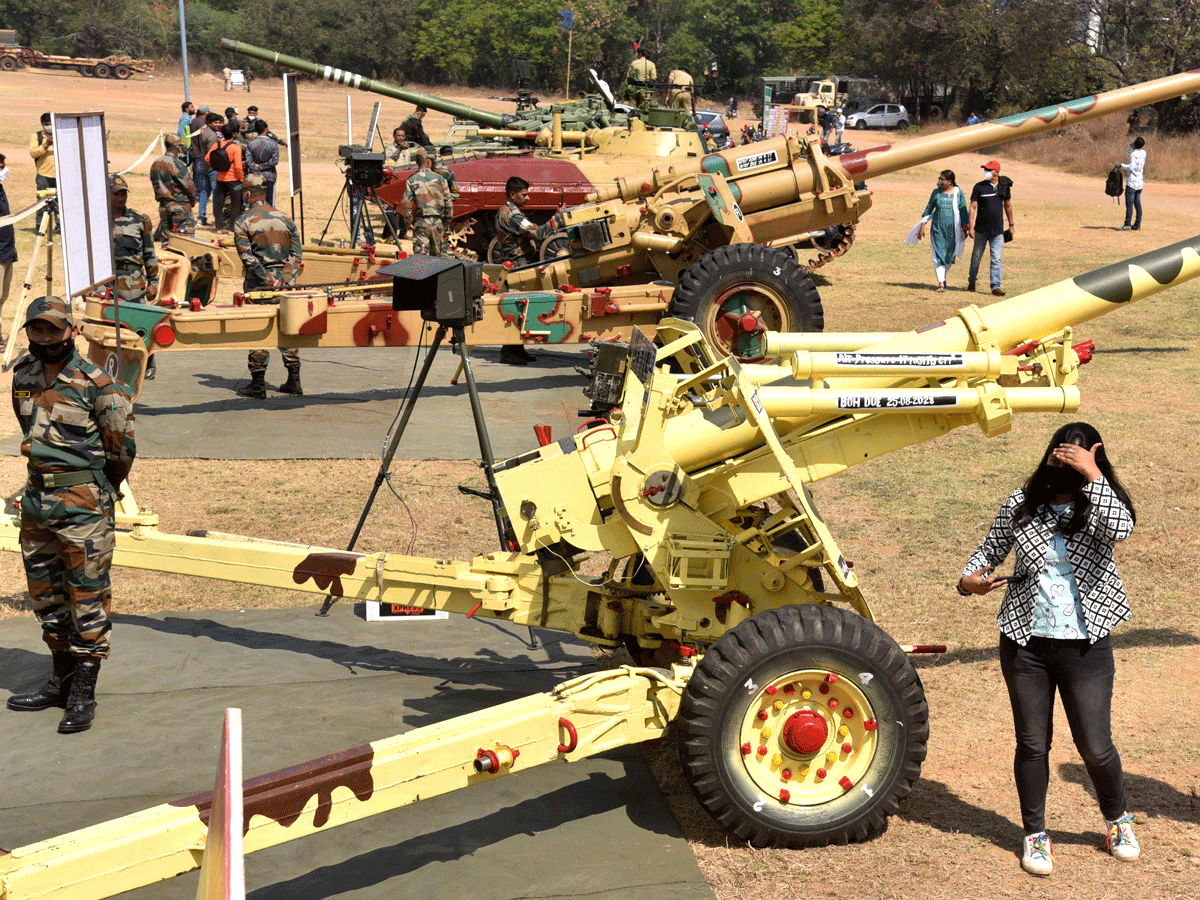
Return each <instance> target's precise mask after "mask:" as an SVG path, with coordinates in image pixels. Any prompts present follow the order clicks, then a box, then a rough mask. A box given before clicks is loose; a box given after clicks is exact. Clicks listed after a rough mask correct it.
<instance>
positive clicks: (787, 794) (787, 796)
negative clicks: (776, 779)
mask: <svg viewBox="0 0 1200 900" xmlns="http://www.w3.org/2000/svg"><path fill="white" fill-rule="evenodd" d="M779 799H780V800H782V801H783V802H784V803H787V802H788V801H789V800H791V799H792V792H791V791H789V790H788V789H787V788H783V789H782V790H780V792H779Z"/></svg>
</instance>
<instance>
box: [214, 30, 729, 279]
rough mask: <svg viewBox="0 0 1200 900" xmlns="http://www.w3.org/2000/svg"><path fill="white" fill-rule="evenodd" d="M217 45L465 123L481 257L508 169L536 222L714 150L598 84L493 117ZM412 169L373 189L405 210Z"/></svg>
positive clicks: (458, 159)
mask: <svg viewBox="0 0 1200 900" xmlns="http://www.w3.org/2000/svg"><path fill="white" fill-rule="evenodd" d="M221 47H222V49H225V50H230V51H232V52H234V53H240V54H242V55H244V56H249V57H252V58H254V59H258V60H262V61H263V62H267V63H270V64H272V65H275V66H281V67H284V68H288V69H294V70H296V71H297V72H303V73H304V74H306V75H312V76H313V77H315V78H321V79H324V80H326V81H331V82H333V83H334V84H341V85H345V86H346V87H353V88H357V89H358V90H362V91H368V92H370V93H374V94H382V95H383V96H385V97H391V98H392V99H395V100H402V101H404V102H407V103H413V104H418V103H419V104H421V105H423V106H426V107H428V108H429V109H435V110H438V111H439V112H443V113H446V114H448V115H451V116H454V117H455V121H456V124H455V125H454V126H452V131H455V132H456V131H458V130H459V129H460V123H469V125H470V127H469V128H468V129H467V130H466V136H467V139H466V140H464V141H461V142H458V143H455V144H452V146H453V147H454V148H455V161H454V162H453V163H451V165H450V168H451V169H452V170H453V171H454V173H455V177H456V178H457V181H458V187H459V198H458V200H457V201H456V202H455V204H454V216H455V220H456V223H459V224H460V225H461V224H463V223H466V222H467V220H470V219H473V220H474V227H473V231H472V234H471V236H470V238H469V241H468V244H467V246H468V248H469V249H470V250H472V251H473V252H476V253H478V254H479V255H480V258H484V255H485V251H486V249H487V246H488V244H489V242H490V241H491V239H492V237H493V220H494V218H495V214H496V211H497V210H498V209H499V208H500V207H501V206H503V205H504V199H505V198H504V181H505V179H507V178H508V177H509V176H510V175H519V176H520V177H522V178H524V179H525V180H526V181H528V182H529V183H530V184H531V185H533V190H531V191H530V203H529V206H528V207H526V213H527V214H528V215H529V216H530V217H531V218H533V219H534V220H535V221H537V222H538V223H539V224H540V223H541V222H544V221H545V220H546V219H548V218H549V217H550V216H551V215H552V214H553V213H554V211H555V210H556V209H558V207H559V206H560V205H561V204H562V203H563V202H564V201H565V202H566V203H567V204H568V205H577V204H580V203H583V202H585V201H586V199H587V195H588V193H589V192H591V191H592V190H594V189H595V186H596V185H597V184H601V183H603V182H605V181H607V180H608V179H609V178H610V177H612V174H613V173H617V174H620V173H624V172H634V171H636V170H640V169H643V168H645V167H646V166H648V165H651V164H653V163H654V162H655V161H657V160H658V159H659V158H660V157H664V156H684V157H686V156H695V157H699V156H703V155H704V154H705V153H706V152H707V151H708V149H709V148H708V147H707V145H706V144H705V142H704V139H703V137H702V136H701V135H700V133H699V132H698V131H697V129H696V125H695V123H694V122H693V121H692V119H691V117H690V116H688V115H687V113H686V112H684V111H683V110H677V109H669V108H666V107H660V106H657V105H647V107H646V108H645V109H643V110H639V112H638V114H637V115H636V116H634V117H632V118H631V116H630V115H629V114H627V113H625V112H622V111H621V110H619V109H618V108H617V107H616V104H615V102H614V100H613V97H612V94H611V92H609V91H608V90H607V86H605V85H603V84H602V83H598V84H597V87H598V88H599V92H597V93H589V94H586V95H584V97H583V98H582V99H579V100H573V101H570V102H567V103H555V104H552V105H550V106H543V107H537V108H535V109H531V110H525V111H522V112H519V113H515V114H512V113H495V112H490V111H488V110H485V109H478V108H476V107H473V106H468V105H466V104H463V103H456V102H454V101H451V100H445V99H442V98H440V97H437V96H434V95H432V94H426V93H422V92H419V91H410V90H406V89H404V88H400V87H396V86H395V85H391V84H388V83H387V82H384V81H378V80H375V79H371V78H366V77H364V76H362V75H357V74H355V73H353V72H346V71H344V70H342V69H336V68H333V67H331V66H323V65H320V64H319V63H315V62H310V61H309V60H304V59H299V58H298V57H295V56H288V55H287V54H283V53H275V52H273V51H270V50H264V49H263V48H261V47H255V46H253V45H250V44H246V43H243V42H241V41H233V40H229V39H228V38H222V39H221ZM593 75H594V73H593ZM556 121H558V122H559V124H558V125H557V126H556V125H555V122H556ZM412 171H413V169H396V170H390V169H389V170H388V172H387V175H386V177H385V180H384V183H383V184H382V185H381V186H380V187H379V188H378V189H377V191H376V192H377V193H378V195H379V198H380V199H381V200H383V201H384V202H385V203H387V204H388V205H389V206H392V207H394V208H395V209H399V208H400V201H401V199H402V198H403V196H404V185H405V183H406V182H407V180H408V175H409V174H411V172H412Z"/></svg>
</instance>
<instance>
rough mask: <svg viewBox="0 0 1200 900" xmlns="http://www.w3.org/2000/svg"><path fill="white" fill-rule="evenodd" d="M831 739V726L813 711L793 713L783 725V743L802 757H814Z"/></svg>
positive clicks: (805, 710) (803, 710)
mask: <svg viewBox="0 0 1200 900" xmlns="http://www.w3.org/2000/svg"><path fill="white" fill-rule="evenodd" d="M828 739H829V725H828V723H826V721H825V717H824V716H822V715H821V714H820V713H818V712H814V711H813V710H811V709H802V710H800V712H798V713H793V714H792V715H791V716H789V717H788V720H787V721H786V722H784V723H783V742H784V743H785V744H787V746H788V749H789V750H791V751H792V752H794V753H798V754H800V755H801V756H812V755H813V754H814V753H816V752H817V751H819V750H820V749H821V748H822V747H824V746H825V741H826V740H828Z"/></svg>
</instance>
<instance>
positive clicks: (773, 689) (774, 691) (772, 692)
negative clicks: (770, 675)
mask: <svg viewBox="0 0 1200 900" xmlns="http://www.w3.org/2000/svg"><path fill="white" fill-rule="evenodd" d="M778 692H779V688H777V687H775V685H773V684H768V685H767V696H770V697H774V696H775V694H777V693H778Z"/></svg>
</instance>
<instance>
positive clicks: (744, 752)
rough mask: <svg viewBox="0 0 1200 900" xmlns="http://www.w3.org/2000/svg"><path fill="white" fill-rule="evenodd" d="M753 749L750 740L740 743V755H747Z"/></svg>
mask: <svg viewBox="0 0 1200 900" xmlns="http://www.w3.org/2000/svg"><path fill="white" fill-rule="evenodd" d="M753 749H754V748H753V747H751V746H750V742H749V741H746V743H744V744H742V756H749V755H750V753H751V751H752V750H753Z"/></svg>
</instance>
